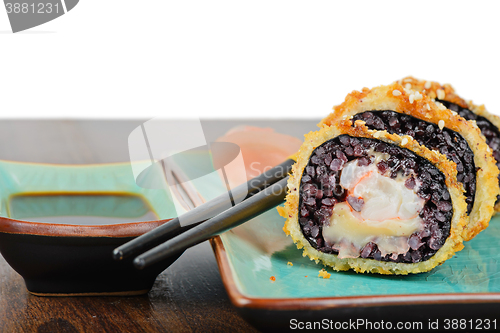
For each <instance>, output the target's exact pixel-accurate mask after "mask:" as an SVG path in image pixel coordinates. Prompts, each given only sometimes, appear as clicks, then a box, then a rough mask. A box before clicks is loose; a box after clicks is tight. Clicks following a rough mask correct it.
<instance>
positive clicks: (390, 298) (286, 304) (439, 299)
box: [210, 236, 500, 310]
mask: <svg viewBox="0 0 500 333" xmlns="http://www.w3.org/2000/svg"><path fill="white" fill-rule="evenodd" d="M210 244H211V246H212V249H213V251H214V254H215V259H216V261H217V265H218V266H219V271H220V274H221V279H222V283H223V284H224V287H225V289H226V291H227V294H228V296H229V299H230V301H231V303H232V304H233V305H234V306H236V307H239V308H248V309H265V310H301V309H309V310H326V309H333V308H349V307H378V306H398V305H401V306H403V305H421V304H476V303H500V292H498V293H449V294H418V295H417V294H400V295H371V296H344V297H304V298H258V297H250V296H246V295H244V294H243V293H242V292H240V290H239V289H238V287H237V286H236V282H235V280H234V276H233V272H232V270H231V264H230V263H229V257H228V254H227V252H226V249H225V247H224V243H223V242H222V239H221V237H220V236H216V237H214V238H212V239H210Z"/></svg>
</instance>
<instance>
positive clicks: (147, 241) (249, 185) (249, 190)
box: [113, 158, 295, 260]
mask: <svg viewBox="0 0 500 333" xmlns="http://www.w3.org/2000/svg"><path fill="white" fill-rule="evenodd" d="M294 163H295V161H294V160H293V159H291V158H290V159H288V160H286V161H285V162H283V163H281V164H279V165H278V166H276V167H274V168H272V169H270V170H267V171H265V172H263V173H261V174H260V175H258V176H257V177H255V178H252V179H250V180H249V181H248V182H246V183H244V184H241V185H239V186H237V187H235V188H234V189H233V190H232V191H231V194H232V197H233V200H234V201H235V202H239V201H241V200H248V198H250V197H251V196H253V195H255V193H257V192H259V191H260V190H262V189H264V188H266V187H268V186H269V185H271V184H274V183H276V182H277V181H279V180H280V179H283V178H284V177H286V176H287V175H288V173H289V172H290V171H291V170H292V165H293V164H294ZM227 197H228V196H227V193H224V194H222V195H219V196H218V197H216V198H214V199H212V200H210V201H208V202H206V203H204V204H202V205H200V206H198V207H196V208H195V209H193V210H190V211H188V212H186V213H185V214H183V215H181V216H179V217H176V218H174V219H172V220H171V221H169V222H166V223H164V224H162V225H161V226H159V227H157V228H155V229H153V230H151V231H150V232H148V233H145V234H144V235H141V236H139V237H137V238H134V239H133V240H131V241H129V242H128V243H125V244H123V245H121V246H119V247H117V248H116V249H115V250H114V251H113V258H114V259H115V260H121V259H124V258H127V257H129V256H131V255H134V254H137V253H139V252H143V251H145V250H147V249H149V248H151V247H152V246H154V245H157V244H161V243H162V242H164V241H166V240H168V239H169V238H172V237H173V236H176V235H178V234H180V233H183V232H185V231H186V230H189V229H191V228H193V227H195V226H196V225H198V224H200V223H202V222H203V221H205V220H208V219H209V218H212V217H214V216H216V215H217V214H220V213H222V212H223V211H224V210H226V209H227V208H228V207H227ZM181 220H182V225H181Z"/></svg>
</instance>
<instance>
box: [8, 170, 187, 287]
mask: <svg viewBox="0 0 500 333" xmlns="http://www.w3.org/2000/svg"><path fill="white" fill-rule="evenodd" d="M0 184H1V192H0V200H1V201H0V253H1V254H2V256H3V257H4V258H5V260H6V261H7V262H8V263H9V264H10V265H11V267H12V268H13V269H14V270H15V271H16V272H18V273H19V274H20V275H21V276H22V277H23V278H24V280H25V282H26V287H27V288H28V290H29V291H30V292H31V293H33V294H35V295H59V296H62V295H137V294H143V293H146V292H148V291H149V290H150V289H151V287H152V285H153V283H154V281H155V279H156V277H157V275H158V274H159V273H161V271H162V270H164V269H165V268H166V267H168V266H169V265H170V264H171V263H172V262H174V261H175V260H176V259H177V257H175V258H169V259H168V260H166V261H164V262H161V263H158V264H156V265H154V266H152V267H148V268H147V269H144V270H137V269H135V268H134V267H133V264H132V259H133V258H128V259H125V260H122V261H115V260H113V258H112V252H113V249H114V248H116V247H117V246H119V245H121V244H123V243H125V242H127V241H129V240H131V239H133V238H134V237H136V236H139V235H141V234H143V233H145V232H148V231H149V230H151V229H153V228H155V227H157V226H159V225H161V224H163V223H168V221H169V220H170V218H171V217H173V216H176V210H175V207H174V204H173V202H172V199H171V197H170V195H169V193H168V191H165V190H161V189H145V188H141V187H139V186H137V185H136V183H135V180H134V177H133V175H132V169H131V167H130V164H127V163H123V164H106V165H85V166H64V165H44V164H28V163H15V162H7V161H0Z"/></svg>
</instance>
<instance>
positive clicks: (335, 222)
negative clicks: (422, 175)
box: [323, 151, 425, 258]
mask: <svg viewBox="0 0 500 333" xmlns="http://www.w3.org/2000/svg"><path fill="white" fill-rule="evenodd" d="M370 155H372V156H374V157H375V159H374V160H373V161H372V163H371V164H370V165H367V166H358V160H353V161H351V162H349V163H346V164H345V166H344V168H343V169H342V171H341V175H340V185H341V186H342V187H343V188H344V189H345V190H346V191H347V192H348V196H352V197H354V198H357V199H363V201H364V203H363V205H362V207H361V210H360V211H356V210H355V209H353V207H351V206H350V205H349V203H348V202H347V201H345V202H340V203H337V204H336V205H335V206H334V208H333V212H332V216H331V218H330V224H329V225H325V226H323V238H324V239H325V241H327V242H329V243H330V244H334V246H333V248H334V249H336V250H338V251H339V254H338V256H339V258H357V257H359V256H360V251H361V250H362V249H363V247H364V246H365V245H366V244H368V243H369V242H373V243H375V244H377V247H378V249H379V250H380V252H381V254H382V256H385V255H386V254H390V253H392V254H393V255H396V256H397V255H398V254H405V253H406V252H408V250H409V248H410V246H409V245H408V239H409V237H410V236H411V234H413V233H414V232H416V231H420V230H422V229H423V227H424V222H423V220H422V218H420V217H419V212H420V211H421V210H422V208H423V207H424V204H425V200H423V199H422V198H420V197H419V196H418V195H417V194H416V191H417V190H418V183H417V185H416V186H415V188H414V189H413V190H410V189H408V188H407V187H406V186H405V181H406V180H407V179H408V178H409V177H411V175H410V176H408V177H403V176H401V175H398V177H397V178H396V179H391V178H390V177H389V175H387V176H385V175H382V174H381V173H380V171H379V170H378V168H377V163H378V162H380V161H381V160H386V159H387V158H388V157H389V155H388V154H382V153H378V152H373V151H372V152H370ZM415 181H416V180H415Z"/></svg>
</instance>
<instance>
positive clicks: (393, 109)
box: [320, 83, 499, 240]
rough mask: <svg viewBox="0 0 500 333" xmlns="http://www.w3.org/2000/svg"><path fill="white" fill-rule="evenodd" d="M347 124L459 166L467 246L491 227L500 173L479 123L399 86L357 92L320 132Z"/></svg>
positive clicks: (425, 96)
mask: <svg viewBox="0 0 500 333" xmlns="http://www.w3.org/2000/svg"><path fill="white" fill-rule="evenodd" d="M343 119H351V120H352V121H353V122H354V121H356V120H361V121H363V122H364V123H365V125H366V126H367V127H368V128H369V129H372V130H379V131H387V132H388V133H394V134H398V135H400V136H403V135H406V136H409V137H411V138H413V139H415V140H416V141H417V142H418V143H419V144H421V145H423V146H425V147H427V148H428V149H430V150H435V151H438V152H440V153H442V154H443V155H445V156H446V157H447V158H448V160H450V161H453V162H454V163H455V164H456V165H457V180H458V181H459V182H460V183H462V184H463V186H464V190H465V198H466V203H467V214H468V216H469V221H468V224H467V225H466V227H465V228H464V234H463V238H464V240H470V239H472V238H473V237H474V236H476V235H477V234H478V233H479V232H481V231H482V230H484V229H485V228H486V227H487V226H488V224H489V221H490V219H491V216H492V215H493V213H494V203H495V200H496V196H497V195H498V193H499V186H498V182H497V181H496V179H497V177H498V168H497V167H496V164H495V160H494V159H493V157H492V153H491V149H490V148H489V147H488V145H487V144H486V142H485V140H484V137H483V136H482V135H481V132H480V130H479V128H478V127H477V125H476V124H475V123H474V122H469V121H467V120H465V119H464V118H462V117H460V116H459V115H458V114H457V113H455V112H452V111H450V110H449V109H447V108H446V107H445V106H444V105H443V104H441V103H435V102H434V101H433V100H432V99H431V98H430V97H428V96H427V95H425V94H424V93H423V92H419V91H415V90H412V89H411V87H410V84H409V83H407V86H405V87H403V86H402V85H401V84H399V83H394V84H392V85H388V86H380V87H376V88H373V89H371V90H370V89H368V88H364V89H363V91H361V92H358V91H354V92H352V93H351V94H349V95H348V96H347V97H346V100H345V101H344V103H342V104H340V105H338V106H336V107H334V111H333V112H332V113H331V114H330V115H329V116H328V117H326V118H325V119H323V120H322V121H321V123H320V126H332V125H333V124H335V123H338V122H339V121H340V120H343ZM492 179H494V180H495V181H491V180H492Z"/></svg>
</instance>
